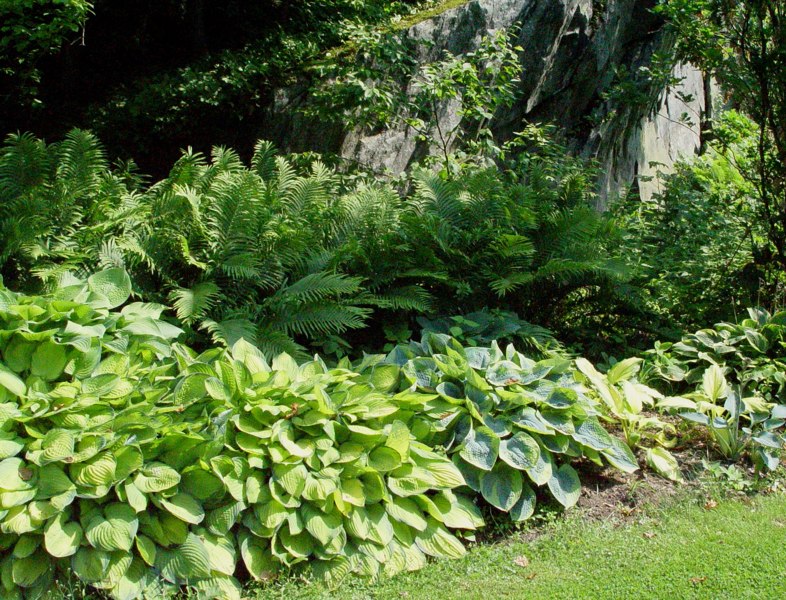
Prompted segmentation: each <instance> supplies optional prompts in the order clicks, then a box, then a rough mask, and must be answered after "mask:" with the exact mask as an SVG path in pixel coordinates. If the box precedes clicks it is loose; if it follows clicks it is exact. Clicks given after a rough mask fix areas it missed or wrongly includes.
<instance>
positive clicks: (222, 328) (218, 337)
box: [200, 318, 257, 348]
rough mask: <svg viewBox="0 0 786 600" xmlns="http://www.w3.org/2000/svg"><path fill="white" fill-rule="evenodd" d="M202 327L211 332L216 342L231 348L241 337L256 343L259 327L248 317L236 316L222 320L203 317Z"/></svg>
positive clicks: (211, 336)
mask: <svg viewBox="0 0 786 600" xmlns="http://www.w3.org/2000/svg"><path fill="white" fill-rule="evenodd" d="M200 329H204V330H205V331H207V332H208V333H209V334H210V338H211V339H212V340H213V343H214V344H221V345H224V346H227V347H229V348H231V347H232V346H234V345H235V343H237V342H238V341H240V340H241V339H244V340H246V341H247V342H248V343H250V344H256V331H257V327H256V325H254V323H252V322H251V321H249V320H248V319H243V318H234V319H225V320H222V321H214V320H212V319H203V320H202V322H201V323H200Z"/></svg>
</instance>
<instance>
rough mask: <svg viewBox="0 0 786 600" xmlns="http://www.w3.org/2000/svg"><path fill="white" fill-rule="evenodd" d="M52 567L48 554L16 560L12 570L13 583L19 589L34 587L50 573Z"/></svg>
mask: <svg viewBox="0 0 786 600" xmlns="http://www.w3.org/2000/svg"><path fill="white" fill-rule="evenodd" d="M50 566H51V564H50V561H49V559H48V558H47V556H46V554H43V553H40V552H37V553H36V554H33V555H32V556H28V557H27V558H20V559H16V560H14V561H13V567H12V568H11V576H12V579H13V582H14V583H15V584H16V585H18V586H19V587H32V586H33V585H34V584H35V583H36V581H38V579H39V578H41V577H43V576H44V575H45V574H46V573H47V571H49V569H50Z"/></svg>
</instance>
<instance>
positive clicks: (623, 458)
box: [601, 436, 639, 473]
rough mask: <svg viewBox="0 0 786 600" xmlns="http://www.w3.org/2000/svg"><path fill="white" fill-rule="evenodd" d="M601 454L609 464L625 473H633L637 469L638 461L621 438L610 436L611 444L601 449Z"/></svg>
mask: <svg viewBox="0 0 786 600" xmlns="http://www.w3.org/2000/svg"><path fill="white" fill-rule="evenodd" d="M601 454H602V455H603V456H604V457H605V458H606V460H607V461H609V464H610V465H611V466H613V467H615V468H617V469H620V470H621V471H624V472H625V473H633V472H634V471H637V470H638V469H639V463H638V462H637V461H636V457H635V456H634V455H633V452H631V450H630V448H629V447H628V445H627V444H626V443H625V442H623V441H622V440H621V439H619V438H617V437H614V436H611V446H609V447H608V448H606V449H605V450H601Z"/></svg>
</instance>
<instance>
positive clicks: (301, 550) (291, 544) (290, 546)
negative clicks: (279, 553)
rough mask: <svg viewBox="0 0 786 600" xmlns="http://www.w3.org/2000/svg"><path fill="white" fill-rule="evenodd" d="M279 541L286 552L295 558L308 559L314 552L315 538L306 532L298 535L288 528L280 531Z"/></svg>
mask: <svg viewBox="0 0 786 600" xmlns="http://www.w3.org/2000/svg"><path fill="white" fill-rule="evenodd" d="M278 539H279V541H280V542H281V545H282V546H283V547H284V548H286V551H287V552H288V553H289V554H290V556H293V557H295V558H306V557H308V556H310V555H311V553H312V552H313V551H314V538H312V537H311V536H310V535H309V534H308V533H306V532H305V531H304V532H302V533H299V534H296V535H293V534H291V533H290V532H289V530H288V529H287V528H286V527H282V528H281V529H279V530H278Z"/></svg>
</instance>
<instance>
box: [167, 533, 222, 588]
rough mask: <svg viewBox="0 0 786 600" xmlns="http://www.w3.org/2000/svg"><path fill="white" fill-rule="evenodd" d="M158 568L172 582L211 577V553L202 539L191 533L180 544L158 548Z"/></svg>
mask: <svg viewBox="0 0 786 600" xmlns="http://www.w3.org/2000/svg"><path fill="white" fill-rule="evenodd" d="M156 569H158V570H159V571H160V573H161V576H162V577H163V578H164V579H166V580H167V581H169V582H171V583H186V582H188V581H194V580H197V579H202V578H205V577H210V555H209V554H208V551H207V547H206V546H205V544H204V543H203V542H202V540H200V539H199V537H197V536H196V535H194V534H193V533H189V534H188V536H187V537H186V540H185V542H183V543H182V544H181V545H180V546H177V547H175V548H172V549H171V550H165V549H163V548H159V549H158V551H157V555H156Z"/></svg>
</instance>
